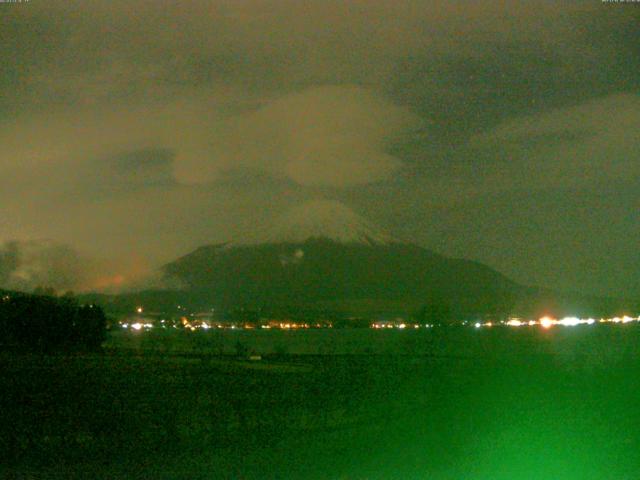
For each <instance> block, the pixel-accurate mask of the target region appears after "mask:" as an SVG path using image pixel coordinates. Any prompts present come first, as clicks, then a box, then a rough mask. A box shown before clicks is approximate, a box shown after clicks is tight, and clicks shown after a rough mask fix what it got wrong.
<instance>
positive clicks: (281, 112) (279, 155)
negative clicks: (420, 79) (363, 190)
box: [175, 86, 420, 187]
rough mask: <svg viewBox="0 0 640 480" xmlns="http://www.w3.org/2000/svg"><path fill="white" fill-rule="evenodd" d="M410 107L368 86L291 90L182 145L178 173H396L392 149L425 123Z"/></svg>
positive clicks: (320, 180) (321, 176) (320, 179)
mask: <svg viewBox="0 0 640 480" xmlns="http://www.w3.org/2000/svg"><path fill="white" fill-rule="evenodd" d="M419 125H420V121H419V119H418V118H417V117H416V116H414V115H412V114H411V113H410V112H409V111H408V110H407V109H404V108H400V107H398V106H396V105H394V104H393V103H392V102H390V101H389V100H387V99H384V98H383V97H381V96H379V95H377V94H376V93H375V92H372V91H370V90H367V89H363V88H360V87H355V86H325V87H317V88H310V89H306V90H304V91H302V92H296V93H292V94H289V95H285V96H282V97H279V98H276V99H275V100H273V101H271V102H268V103H266V104H265V105H264V106H262V107H260V108H259V109H257V110H255V111H251V112H248V113H243V114H240V115H236V116H233V117H231V118H229V119H226V120H225V121H222V122H220V123H219V124H218V125H217V128H211V130H210V131H209V132H208V135H198V138H199V139H200V140H201V142H198V143H197V144H195V143H194V144H191V146H190V148H188V149H186V150H185V151H184V152H180V150H178V155H177V157H176V161H175V169H176V170H175V171H176V178H177V179H178V180H180V181H183V182H186V183H193V182H195V183H200V182H207V181H212V180H215V179H216V177H217V176H218V175H219V174H220V173H221V172H225V171H227V172H228V171H233V170H243V169H247V170H254V171H259V172H264V173H267V174H272V175H274V176H276V177H286V178H288V179H289V180H292V181H294V182H296V183H298V184H300V185H309V186H331V187H345V186H350V185H358V184H364V183H370V182H375V181H379V180H384V179H387V178H389V177H390V176H391V175H392V174H393V173H394V172H395V171H396V170H397V169H398V168H399V167H400V165H401V162H400V160H399V159H397V158H394V157H393V156H391V155H389V154H388V153H386V152H385V147H386V145H387V143H389V142H391V141H392V140H394V139H395V137H397V136H398V135H401V134H403V133H405V132H408V131H411V130H413V129H415V128H418V126H419Z"/></svg>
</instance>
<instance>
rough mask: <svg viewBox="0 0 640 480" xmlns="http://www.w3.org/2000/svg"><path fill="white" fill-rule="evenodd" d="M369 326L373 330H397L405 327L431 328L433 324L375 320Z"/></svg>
mask: <svg viewBox="0 0 640 480" xmlns="http://www.w3.org/2000/svg"><path fill="white" fill-rule="evenodd" d="M371 328H373V329H375V330H387V329H394V328H397V329H398V330H405V329H414V330H416V329H418V328H433V325H431V324H430V323H427V324H425V325H420V324H419V323H396V322H376V323H372V324H371Z"/></svg>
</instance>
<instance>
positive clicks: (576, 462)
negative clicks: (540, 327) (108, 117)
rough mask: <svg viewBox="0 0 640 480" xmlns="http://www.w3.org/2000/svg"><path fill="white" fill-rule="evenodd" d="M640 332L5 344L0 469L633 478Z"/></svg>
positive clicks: (95, 474) (638, 460)
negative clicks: (40, 347) (366, 343)
mask: <svg viewBox="0 0 640 480" xmlns="http://www.w3.org/2000/svg"><path fill="white" fill-rule="evenodd" d="M407 333H411V332H407ZM447 335H457V336H458V337H457V340H455V341H454V339H452V340H451V342H452V344H455V342H456V341H457V342H462V343H464V344H465V348H464V349H463V351H464V355H461V354H459V353H460V352H459V351H457V350H456V349H451V350H450V352H449V354H447V349H446V348H443V347H442V345H443V342H444V343H445V345H446V340H447V339H446V336H447ZM473 335H475V337H473ZM416 338H420V337H416ZM639 339H640V329H638V328H635V327H634V328H626V327H625V328H617V329H616V330H614V329H613V328H609V327H595V328H594V329H591V330H586V329H582V330H580V331H579V330H578V329H575V330H571V331H569V330H564V331H560V330H557V331H556V332H545V333H540V332H538V331H519V332H507V331H506V330H499V329H495V330H494V331H492V332H464V333H460V332H451V333H447V334H446V335H445V337H443V338H440V339H439V340H438V345H439V348H438V352H437V355H432V356H429V355H420V356H418V355H411V356H402V355H368V356H367V355H342V356H338V355H333V356H310V355H307V356H291V355H288V356H280V357H272V358H267V359H264V360H262V361H260V362H249V361H241V360H236V359H232V358H229V357H220V356H210V355H203V354H198V355H168V354H166V353H165V354H162V355H160V354H158V353H153V352H145V353H143V354H140V353H139V352H138V353H135V352H124V351H117V350H115V351H112V352H110V353H106V354H101V355H89V356H86V355H85V356H57V357H41V356H33V355H29V356H27V355H15V354H12V355H10V354H3V355H1V356H0V360H1V362H2V368H1V369H0V372H1V373H0V392H2V397H1V398H2V400H1V404H0V407H1V409H0V465H1V466H0V478H4V477H7V478H16V479H18V478H38V479H40V478H65V479H66V478H79V479H80V478H98V479H119V478H122V479H124V478H127V479H129V478H134V479H136V478H140V479H155V478H158V479H225V478H228V479H277V478H281V479H461V478H465V479H491V480H499V479H505V480H506V479H509V480H513V479H563V480H570V479H581V480H582V479H612V480H613V479H615V480H623V479H632V478H633V479H636V478H637V472H638V471H640V450H639V448H638V446H639V444H638V442H639V440H640V404H639V402H640V352H639V351H638V349H637V348H636V347H637V345H638V342H639ZM474 342H475V343H474ZM505 342H511V343H510V344H509V346H508V348H506V347H505ZM469 345H471V348H467V347H468V346H469ZM541 346H542V347H544V348H541Z"/></svg>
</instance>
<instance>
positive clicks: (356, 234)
mask: <svg viewBox="0 0 640 480" xmlns="http://www.w3.org/2000/svg"><path fill="white" fill-rule="evenodd" d="M310 238H327V239H330V240H333V241H335V242H339V243H359V244H365V245H386V244H390V243H396V242H398V240H397V239H394V238H393V237H392V236H391V235H388V234H387V233H385V232H383V231H381V230H380V229H378V228H377V227H376V226H374V225H373V224H371V223H370V222H369V221H367V220H366V219H364V218H363V217H361V216H360V215H358V214H357V213H355V212H354V211H353V210H351V209H350V208H349V207H347V206H346V205H344V204H342V203H340V202H338V201H333V200H315V201H311V202H307V203H304V204H302V205H299V206H297V207H294V208H292V209H290V210H289V211H287V212H286V213H285V214H284V215H282V216H281V217H280V218H278V219H277V220H276V221H275V222H274V224H273V225H272V226H270V227H269V228H267V229H265V231H263V232H259V233H257V234H256V235H255V236H254V238H253V239H252V241H250V242H248V243H280V242H291V243H301V242H304V241H306V240H308V239H310Z"/></svg>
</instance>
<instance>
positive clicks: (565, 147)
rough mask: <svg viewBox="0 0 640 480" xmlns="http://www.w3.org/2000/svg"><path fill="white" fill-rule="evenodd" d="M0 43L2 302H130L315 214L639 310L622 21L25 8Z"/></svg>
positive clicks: (356, 5)
mask: <svg viewBox="0 0 640 480" xmlns="http://www.w3.org/2000/svg"><path fill="white" fill-rule="evenodd" d="M0 40H1V45H2V47H1V48H0V89H1V91H2V95H0V242H9V241H11V240H18V241H19V243H17V244H15V243H14V244H11V243H5V246H4V247H0V260H2V259H4V260H3V261H4V264H3V263H2V262H0V283H3V284H4V286H9V287H11V286H16V285H18V286H21V285H25V284H26V283H28V282H32V283H35V282H40V283H42V282H51V283H53V284H54V285H55V286H56V287H58V288H73V289H76V290H82V289H88V288H102V289H104V288H106V289H111V288H130V287H132V286H135V285H140V284H142V283H144V282H147V281H148V280H147V279H148V278H149V275H150V272H153V271H154V269H155V268H156V267H158V266H159V265H161V264H162V263H164V262H167V261H170V260H173V259H174V258H176V257H178V256H180V255H184V254H186V253H188V252H189V251H191V250H192V249H194V248H196V247H197V246H199V245H202V244H206V243H214V242H222V241H226V240H236V241H238V240H241V239H242V238H243V237H244V236H246V235H250V234H251V232H252V230H253V229H255V228H256V225H264V224H269V223H270V221H271V220H272V219H273V218H276V217H278V216H279V215H282V214H283V212H286V211H287V210H288V209H290V208H292V207H295V206H297V205H299V204H301V203H302V202H305V201H316V200H318V199H327V200H332V201H339V202H342V203H343V204H344V205H346V206H348V207H350V208H351V209H353V210H354V211H355V212H357V213H358V214H360V215H362V216H363V217H366V218H367V219H369V220H370V221H372V222H374V223H376V224H378V225H380V226H381V227H382V228H384V229H385V230H387V231H389V232H392V233H393V234H394V235H395V236H397V237H401V238H404V239H407V240H410V241H413V242H416V243H418V244H420V245H422V246H425V247H427V248H431V249H434V250H436V251H438V252H440V253H443V254H446V255H452V256H456V257H464V258H470V259H474V260H478V261H481V262H484V263H486V264H488V265H490V266H492V267H494V268H496V269H498V270H499V271H501V272H503V273H505V274H507V275H508V276H510V277H511V278H513V279H514V280H517V281H519V282H522V283H527V284H538V285H544V286H549V287H554V288H562V289H570V290H577V291H580V292H593V293H598V294H607V295H634V296H639V295H640V249H638V239H639V238H640V215H639V214H638V207H639V206H640V181H639V180H640V128H639V126H640V4H637V3H636V4H633V3H626V4H621V3H601V2H600V0H581V1H576V2H568V1H561V0H554V1H527V2H522V1H511V0H503V1H494V0H487V1H482V2H477V1H459V2H455V1H446V2H439V1H438V2H436V1H398V0H392V1H377V0H369V1H355V0H349V1H345V0H336V1H316V2H310V1H301V0H291V1H276V0H268V1H267V0H247V1H242V0H229V1H217V0H216V1H189V0H183V1H179V2H177V1H176V2H168V1H148V0H135V1H134V0H127V1H121V0H111V1H106V0H101V1H95V0H94V1H92V0H85V1H82V2H79V1H74V0H64V1H58V0H47V1H41V0H30V1H28V2H23V3H0ZM15 250H22V251H23V252H26V253H24V255H23V258H25V259H27V260H25V261H26V262H27V264H26V265H25V266H23V268H22V270H21V271H19V272H17V273H16V271H15V269H14V270H12V269H11V267H10V266H7V259H8V258H10V257H11V252H12V251H15ZM21 282H22V283H21Z"/></svg>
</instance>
